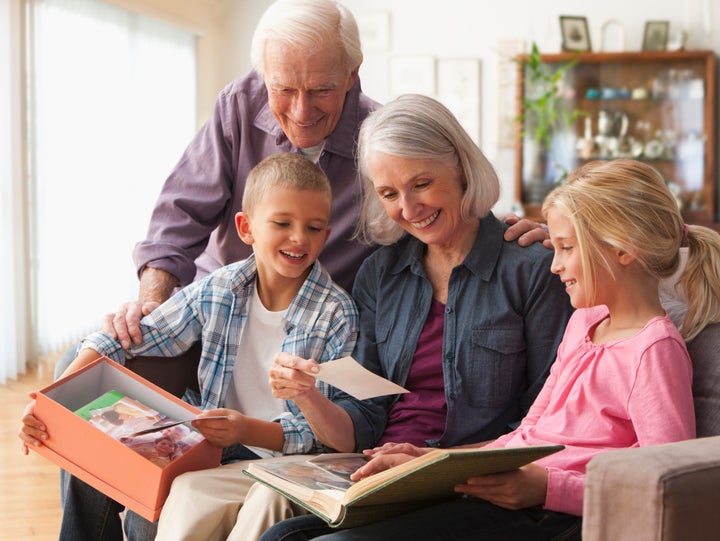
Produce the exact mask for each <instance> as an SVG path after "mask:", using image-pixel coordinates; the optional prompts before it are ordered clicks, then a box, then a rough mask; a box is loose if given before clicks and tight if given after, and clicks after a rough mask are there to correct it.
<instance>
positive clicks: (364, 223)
mask: <svg viewBox="0 0 720 541" xmlns="http://www.w3.org/2000/svg"><path fill="white" fill-rule="evenodd" d="M358 151H359V153H358V160H359V169H360V174H361V177H362V179H363V191H364V196H363V207H362V213H361V221H360V223H359V227H358V235H359V236H360V238H361V239H363V240H365V241H368V242H372V243H376V244H380V245H382V247H381V248H379V249H378V250H377V251H376V252H375V253H374V254H373V255H371V256H370V257H369V258H368V259H367V260H366V261H365V262H364V263H363V265H362V266H361V267H360V269H359V271H358V274H357V277H356V280H355V286H354V288H353V297H354V299H355V301H356V303H357V305H358V310H359V312H360V334H359V338H358V343H357V346H356V349H355V352H354V354H353V355H354V357H355V358H356V359H357V360H358V361H359V362H360V363H362V364H363V365H364V366H365V367H367V368H369V369H370V370H372V371H374V372H376V373H379V374H382V375H383V376H385V377H387V378H389V379H391V380H393V381H395V382H397V383H400V384H401V385H403V386H405V387H406V388H408V389H409V390H410V391H411V392H410V393H407V394H403V395H400V396H391V397H384V398H380V399H375V400H373V401H363V402H360V401H358V402H357V409H348V408H347V407H346V408H345V409H343V408H340V407H338V406H336V405H334V404H331V403H329V402H327V401H325V400H324V399H323V397H321V396H320V395H319V393H317V390H316V389H315V388H314V381H313V378H312V377H310V376H308V375H307V374H305V373H304V372H311V371H312V369H313V368H314V366H313V363H311V362H308V361H305V360H303V359H299V358H296V357H290V356H279V357H278V358H277V359H276V366H275V368H274V369H271V384H272V386H273V388H274V392H275V393H276V396H279V397H282V398H292V399H293V400H295V401H296V402H297V403H298V404H301V403H303V404H305V406H304V407H303V411H304V412H306V416H307V417H308V421H309V422H310V423H311V425H312V426H313V429H314V430H315V431H316V433H318V436H319V437H320V433H328V434H330V433H331V434H334V442H335V443H334V448H335V449H336V450H338V451H352V450H355V449H357V447H358V442H360V441H366V440H367V439H368V435H371V436H372V437H374V438H375V440H376V441H377V442H378V445H380V446H382V445H384V444H389V443H391V442H407V443H413V444H417V445H421V446H438V447H451V446H456V445H463V444H469V443H473V442H478V441H484V440H490V439H494V438H496V437H498V436H499V435H501V434H503V433H505V432H508V431H509V430H510V429H511V428H513V427H514V426H515V425H516V423H518V422H519V421H520V420H521V419H522V417H523V416H524V414H525V413H526V412H527V409H528V408H529V406H530V405H531V404H532V402H533V400H534V398H535V396H536V395H537V393H538V391H539V390H540V388H541V387H542V385H543V382H544V380H545V377H546V376H547V373H548V369H549V367H550V365H551V363H552V362H553V360H554V358H555V352H556V349H557V346H558V344H559V342H560V340H561V337H562V333H563V330H564V328H565V324H566V323H567V320H568V318H569V315H570V312H571V307H570V305H569V303H568V301H567V296H566V295H565V294H564V290H563V286H562V284H561V283H560V281H559V280H558V279H557V278H554V277H553V276H552V275H551V273H550V262H551V260H552V252H551V251H549V250H547V249H545V248H543V247H542V246H541V245H539V244H538V245H534V246H531V247H529V248H521V247H519V246H518V245H517V244H516V243H508V242H504V241H503V233H504V231H505V228H506V226H505V225H504V224H503V223H502V222H501V221H499V220H498V219H497V218H495V216H494V215H493V214H492V213H491V212H490V209H491V207H492V206H493V205H494V204H495V202H496V201H497V198H498V194H499V182H498V179H497V176H496V174H495V172H494V170H493V168H492V166H491V165H490V163H489V162H488V160H487V159H486V158H485V156H484V155H483V153H482V152H481V151H480V149H479V148H478V147H477V146H476V145H475V144H474V143H473V142H472V140H471V139H470V137H469V136H468V135H467V133H466V132H465V131H464V130H463V129H462V127H461V126H460V124H459V122H458V121H457V119H456V118H455V117H454V116H453V115H452V114H451V113H450V112H449V111H448V110H447V109H446V108H445V107H444V106H443V105H442V104H440V103H438V102H437V101H435V100H433V99H431V98H428V97H424V96H418V95H406V96H402V97H400V98H398V99H397V100H395V101H393V102H391V103H389V104H387V105H386V106H384V107H383V108H381V109H379V110H378V111H376V112H374V113H372V114H371V115H370V116H369V117H368V118H367V119H366V120H365V122H364V123H363V125H362V127H361V130H360V136H359V147H358ZM311 412H316V414H315V415H311ZM372 437H371V439H372ZM326 441H327V440H326ZM301 513H304V511H303V510H302V509H300V508H299V507H297V506H294V505H293V504H291V503H290V502H288V501H287V500H284V499H283V498H281V497H280V496H278V495H276V494H275V493H274V492H272V491H270V490H269V489H267V488H264V487H262V486H260V485H256V486H255V487H253V489H252V490H251V492H250V495H249V496H248V498H247V499H246V500H245V504H244V506H243V509H242V511H241V513H240V516H239V518H238V523H237V525H236V527H235V531H238V532H244V533H245V536H244V537H243V539H252V538H253V536H254V535H255V534H254V532H257V531H263V530H262V528H263V527H267V526H269V525H271V524H273V522H275V521H277V520H280V519H282V518H284V517H288V516H292V515H296V514H301ZM295 520H297V521H299V524H293V521H295ZM324 526H325V524H324V523H323V522H322V521H321V520H320V519H317V518H316V517H314V516H304V517H297V518H296V519H293V520H292V521H288V522H285V523H283V524H281V525H278V526H277V527H278V528H280V535H279V536H278V537H277V538H278V539H279V538H283V537H282V535H284V534H285V533H287V530H289V532H293V531H294V529H295V527H297V528H298V530H301V531H305V529H306V528H314V527H317V528H318V530H317V531H314V530H313V535H318V534H320V533H322V532H323V531H324V529H325V528H324ZM276 531H277V530H276V529H273V530H271V531H270V532H268V533H267V534H266V535H267V536H268V539H276V537H274V536H273V535H272V534H273V532H276ZM305 534H307V532H305V533H304V534H303V535H305ZM307 535H310V534H307ZM310 536H312V535H310ZM299 538H300V539H301V538H302V537H299Z"/></svg>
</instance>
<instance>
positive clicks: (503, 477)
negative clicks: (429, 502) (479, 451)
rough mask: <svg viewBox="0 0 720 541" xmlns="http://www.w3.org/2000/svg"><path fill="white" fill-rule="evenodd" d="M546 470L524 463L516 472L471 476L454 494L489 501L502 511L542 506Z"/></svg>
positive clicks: (546, 476)
mask: <svg viewBox="0 0 720 541" xmlns="http://www.w3.org/2000/svg"><path fill="white" fill-rule="evenodd" d="M547 482H548V474H547V470H546V469H545V468H543V467H541V466H537V465H535V464H528V465H526V466H523V467H522V468H520V469H518V470H514V471H511V472H507V473H496V474H491V475H483V476H482V477H472V478H470V479H468V481H467V483H466V484H464V485H456V486H455V492H459V493H461V494H467V495H469V496H474V497H475V498H481V499H483V500H486V501H489V502H490V503H492V504H494V505H497V506H498V507H503V508H505V509H512V510H516V509H524V508H525V507H532V506H534V505H542V504H544V503H545V494H546V493H547Z"/></svg>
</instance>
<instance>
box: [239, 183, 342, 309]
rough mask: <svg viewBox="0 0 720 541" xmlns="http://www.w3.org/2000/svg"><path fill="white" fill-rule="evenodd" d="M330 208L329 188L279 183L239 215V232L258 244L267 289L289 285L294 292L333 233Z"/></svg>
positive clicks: (263, 284)
mask: <svg viewBox="0 0 720 541" xmlns="http://www.w3.org/2000/svg"><path fill="white" fill-rule="evenodd" d="M330 209H331V201H330V198H329V197H328V195H327V194H325V193H323V192H319V191H314V190H298V189H295V188H279V187H276V188H272V189H271V190H269V191H268V193H267V194H266V195H265V196H264V197H263V198H262V199H261V200H260V201H258V202H257V203H256V204H255V207H254V209H253V210H252V212H251V213H250V214H246V213H243V212H241V213H238V215H237V217H236V223H237V227H238V233H239V235H240V238H242V240H243V241H244V242H245V243H247V244H251V245H252V247H253V252H254V253H255V260H256V263H257V268H258V278H259V280H260V284H261V287H260V289H261V291H266V292H267V291H284V290H287V289H288V288H289V289H294V291H293V296H294V293H295V292H297V290H298V289H299V287H300V286H301V285H302V282H303V281H304V280H305V278H306V277H307V275H308V273H309V271H310V267H311V266H312V264H313V263H314V262H315V260H316V259H317V258H318V256H319V255H320V252H321V251H322V249H323V247H324V246H325V241H326V240H327V238H328V236H329V235H330V226H329V223H330ZM266 307H268V306H267V305H266ZM268 308H270V307H268Z"/></svg>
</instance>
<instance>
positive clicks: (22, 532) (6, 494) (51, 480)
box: [0, 364, 61, 541]
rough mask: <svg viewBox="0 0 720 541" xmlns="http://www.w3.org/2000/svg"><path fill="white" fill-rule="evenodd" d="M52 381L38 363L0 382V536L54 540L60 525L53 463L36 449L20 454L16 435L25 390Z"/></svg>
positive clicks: (46, 367) (17, 540)
mask: <svg viewBox="0 0 720 541" xmlns="http://www.w3.org/2000/svg"><path fill="white" fill-rule="evenodd" d="M51 381H52V366H51V365H49V364H41V366H40V367H39V368H34V369H32V370H31V371H29V372H28V374H26V375H23V376H20V378H19V380H18V381H10V382H8V383H7V384H6V385H0V404H2V408H1V409H0V539H2V540H8V541H10V540H12V541H25V540H33V541H36V540H37V541H40V540H48V541H49V540H56V539H57V538H58V533H59V531H60V517H61V510H60V484H59V473H58V471H59V470H58V467H57V466H55V464H53V463H52V462H50V461H49V460H47V459H45V458H43V457H41V456H40V455H38V454H36V453H34V452H32V451H31V452H30V454H29V455H28V456H25V455H24V454H23V453H22V451H21V445H20V440H19V439H18V437H17V431H18V427H19V425H20V417H21V414H22V411H23V409H24V408H25V405H26V404H27V403H28V402H29V400H30V399H29V398H28V392H30V391H32V390H35V389H39V388H42V387H44V386H45V385H47V384H48V383H50V382H51Z"/></svg>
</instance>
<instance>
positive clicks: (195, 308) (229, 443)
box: [20, 153, 357, 538]
mask: <svg viewBox="0 0 720 541" xmlns="http://www.w3.org/2000/svg"><path fill="white" fill-rule="evenodd" d="M331 202H332V194H331V189H330V183H329V181H328V179H327V177H326V176H325V174H324V173H323V172H322V170H321V169H320V168H319V167H318V166H317V165H315V164H313V163H312V162H310V161H309V160H307V159H306V158H304V157H303V156H301V155H300V154H294V153H284V154H277V155H273V156H270V157H268V158H266V159H265V160H263V161H262V162H260V163H259V164H258V165H257V166H256V167H255V168H254V169H253V170H252V172H251V173H250V175H249V176H248V178H247V185H246V188H245V191H244V194H243V201H242V208H243V210H242V211H241V212H239V213H237V215H236V216H235V223H236V226H237V231H238V234H239V236H240V238H241V239H242V240H243V242H245V243H247V244H249V245H251V246H252V249H253V255H252V256H250V257H249V258H247V259H246V260H243V261H239V262H237V263H234V264H231V265H228V266H226V267H223V268H221V269H218V270H217V271H215V272H214V273H212V274H210V275H209V276H207V277H205V278H204V279H202V280H199V281H197V282H194V283H192V284H190V285H189V286H187V287H186V288H184V289H182V290H180V291H179V292H178V293H176V294H175V295H174V296H173V297H171V298H170V299H169V300H168V301H166V302H165V303H164V304H162V305H161V306H160V307H158V308H157V309H156V310H154V311H153V312H152V313H151V314H149V315H148V316H146V317H145V318H143V320H142V322H141V329H142V333H143V342H142V344H141V345H139V346H131V347H130V348H129V349H127V350H123V349H122V347H121V345H120V344H119V343H118V342H117V341H115V340H114V339H112V337H111V336H109V335H108V334H105V333H102V332H98V333H94V334H92V335H90V336H89V337H87V338H86V339H85V340H84V341H83V344H82V346H81V351H80V353H79V354H78V356H77V358H76V359H75V360H74V361H73V362H72V364H70V366H69V367H68V369H67V370H66V373H69V372H72V371H74V370H76V369H78V368H80V367H81V366H84V365H86V364H88V363H89V362H91V361H93V360H95V359H96V358H98V357H99V356H101V355H105V356H107V357H109V358H112V359H114V360H116V361H118V362H120V363H123V362H124V361H125V359H127V358H130V357H133V356H138V355H145V356H165V357H172V356H177V355H179V354H181V353H183V352H184V351H186V350H187V349H188V348H189V347H190V346H191V345H192V344H194V343H195V342H196V341H197V340H198V339H200V340H201V342H202V355H201V358H200V364H199V367H198V378H199V384H200V396H197V394H196V393H192V394H191V393H190V392H188V393H186V395H185V397H184V399H185V400H186V401H188V402H189V403H191V404H194V405H197V406H199V407H201V408H202V409H204V410H211V411H206V412H205V413H204V415H226V416H227V417H228V418H227V419H225V420H218V419H213V420H206V421H202V420H199V421H194V422H193V425H194V426H195V427H196V428H197V429H198V430H199V431H200V432H201V433H202V434H203V435H204V436H205V437H206V438H207V440H208V441H209V442H210V443H211V444H213V445H216V446H218V447H223V448H224V449H223V460H222V461H223V463H227V462H232V461H235V460H241V459H256V458H261V457H268V456H273V455H275V454H280V453H282V454H297V453H314V452H321V451H325V450H327V449H326V448H325V447H324V446H323V445H322V443H321V442H319V441H318V440H317V438H316V437H315V435H314V433H313V431H312V429H311V427H310V426H309V424H308V422H307V421H306V420H305V418H304V416H303V415H302V412H301V411H300V408H298V407H297V405H295V404H294V403H293V402H291V401H283V400H280V399H276V398H274V397H273V395H272V390H271V389H270V388H269V386H268V370H269V368H270V366H272V364H273V361H274V357H275V355H276V354H277V353H278V352H280V351H283V352H288V353H292V354H294V355H298V356H300V357H303V358H306V359H314V360H316V361H318V362H324V361H329V360H332V359H336V358H340V357H343V356H346V355H349V354H350V353H351V352H352V350H353V347H354V345H355V340H356V337H357V311H356V309H355V305H354V303H353V301H352V299H351V297H350V296H349V295H348V294H347V293H346V292H345V291H344V290H342V289H341V288H340V287H339V286H337V285H336V284H334V283H333V282H332V280H331V278H330V276H329V275H328V273H327V272H326V271H325V270H324V269H323V267H322V266H321V265H320V263H319V262H318V261H317V257H318V255H319V254H320V251H321V250H322V248H323V246H324V244H325V241H326V240H327V238H328V235H329V234H330V226H329V222H330V210H331ZM318 388H319V390H320V392H322V393H323V394H325V395H326V396H328V397H330V398H331V399H332V393H333V389H332V388H330V387H328V386H326V385H325V384H323V383H322V382H320V383H319V384H318ZM33 404H34V403H31V404H30V405H29V406H28V407H27V408H26V411H25V415H24V417H23V426H22V428H21V432H20V438H21V439H22V440H23V442H24V444H25V445H41V444H42V440H44V439H46V438H47V437H48V434H47V432H45V427H44V425H43V424H42V422H41V421H40V420H39V419H37V418H36V417H34V416H33V415H32V411H33V410H32V407H33ZM26 452H27V449H26ZM72 482H76V483H77V480H76V479H73V481H71V483H72ZM248 486H250V483H248ZM85 488H89V487H85ZM83 490H84V489H83ZM91 490H92V489H91ZM95 492H96V493H95V494H94V497H100V496H102V495H99V493H97V491H95ZM68 494H69V498H70V499H72V498H74V497H75V494H77V492H75V489H73V490H70V491H69V493H68ZM83 497H87V496H86V495H83ZM106 499H107V498H106ZM69 508H72V509H73V510H74V509H75V508H76V506H75V505H68V503H67V499H66V502H65V508H64V514H63V526H62V528H63V531H68V530H72V532H74V533H75V534H76V535H79V536H81V534H79V533H78V530H79V529H83V528H85V527H87V528H89V529H94V530H93V531H96V530H97V528H98V526H97V523H96V522H93V518H91V517H77V516H76V517H74V518H73V517H72V515H73V513H72V512H71V511H70V510H69ZM84 508H85V509H88V508H89V507H88V506H84ZM99 520H100V517H98V521H99ZM142 520H143V519H141V518H140V517H137V516H134V517H133V518H132V521H142ZM66 522H67V523H68V525H67V526H66ZM118 524H119V523H118ZM137 526H138V527H139V528H141V529H145V528H147V527H148V526H149V525H148V524H138V525H137ZM104 527H105V523H103V525H102V526H101V528H104ZM116 527H117V526H116ZM130 527H131V528H132V526H130ZM68 533H69V532H68ZM61 536H62V532H61ZM78 538H80V537H78Z"/></svg>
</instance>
